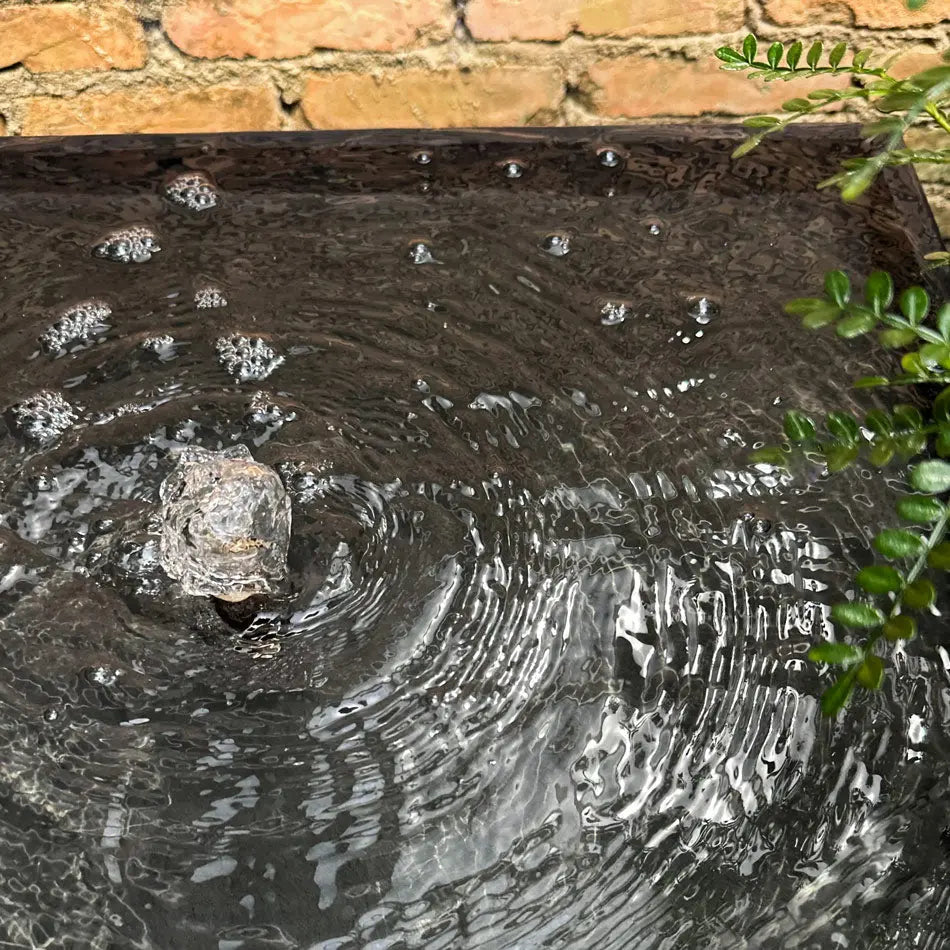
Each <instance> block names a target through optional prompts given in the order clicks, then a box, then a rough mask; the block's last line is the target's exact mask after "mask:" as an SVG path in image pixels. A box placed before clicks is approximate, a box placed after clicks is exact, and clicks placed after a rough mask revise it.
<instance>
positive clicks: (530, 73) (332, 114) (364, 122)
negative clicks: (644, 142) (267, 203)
mask: <svg viewBox="0 0 950 950" xmlns="http://www.w3.org/2000/svg"><path fill="white" fill-rule="evenodd" d="M562 92H563V83H562V80H561V76H560V74H559V73H558V71H557V70H556V69H554V68H552V67H547V66H544V67H538V68H535V69H531V68H514V67H511V68H505V67H498V68H492V69H480V70H473V71H471V72H463V71H460V70H456V69H451V70H448V69H444V70H436V71H429V70H425V69H405V70H399V71H395V70H393V71H387V72H385V73H382V74H380V75H376V76H374V75H369V74H367V73H316V74H314V75H313V76H311V77H310V79H309V80H308V82H307V85H306V89H305V90H304V96H303V111H304V115H305V116H306V117H307V119H308V121H309V122H310V123H311V125H313V126H314V128H319V129H358V128H385V127H387V126H388V127H393V128H396V127H402V128H449V127H458V126H492V125H522V124H523V123H524V122H526V121H527V120H528V119H530V117H531V116H532V115H533V114H534V113H536V112H538V111H539V110H541V109H552V108H554V107H556V105H557V103H558V101H559V100H560V98H561V95H562Z"/></svg>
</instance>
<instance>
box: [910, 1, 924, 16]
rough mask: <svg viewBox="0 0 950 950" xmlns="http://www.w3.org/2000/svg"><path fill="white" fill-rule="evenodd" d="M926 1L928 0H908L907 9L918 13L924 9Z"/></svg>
mask: <svg viewBox="0 0 950 950" xmlns="http://www.w3.org/2000/svg"><path fill="white" fill-rule="evenodd" d="M926 3H927V0H907V9H908V10H912V11H914V12H915V13H916V12H917V11H918V10H922V9H923V8H924V6H925V4H926Z"/></svg>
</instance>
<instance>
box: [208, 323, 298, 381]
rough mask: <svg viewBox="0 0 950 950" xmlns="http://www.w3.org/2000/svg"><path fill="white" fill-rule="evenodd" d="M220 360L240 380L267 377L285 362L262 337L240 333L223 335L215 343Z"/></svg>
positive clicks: (227, 370)
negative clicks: (253, 337)
mask: <svg viewBox="0 0 950 950" xmlns="http://www.w3.org/2000/svg"><path fill="white" fill-rule="evenodd" d="M214 348H215V351H216V352H217V354H218V362H219V363H220V364H221V365H222V366H223V367H224V369H225V371H226V372H227V373H228V374H229V375H231V376H234V377H235V378H236V379H238V380H239V381H240V382H245V381H247V380H251V379H267V377H268V376H270V374H271V373H273V372H274V370H275V369H277V367H278V366H280V365H281V363H283V362H284V358H283V357H282V356H278V355H277V354H276V353H275V352H274V350H273V349H272V348H271V347H270V346H268V345H267V344H266V343H265V342H264V341H263V340H262V339H261V338H260V337H257V338H256V339H254V340H251V339H249V338H248V337H246V336H241V335H239V334H233V335H232V336H228V337H221V338H220V339H219V340H218V341H217V342H216V343H215V345H214Z"/></svg>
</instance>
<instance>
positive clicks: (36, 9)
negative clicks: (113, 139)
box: [0, 0, 146, 73]
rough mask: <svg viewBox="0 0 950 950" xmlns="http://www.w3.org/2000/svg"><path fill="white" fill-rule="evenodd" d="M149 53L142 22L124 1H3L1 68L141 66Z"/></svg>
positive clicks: (0, 10) (0, 11)
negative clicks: (5, 3) (35, 3)
mask: <svg viewBox="0 0 950 950" xmlns="http://www.w3.org/2000/svg"><path fill="white" fill-rule="evenodd" d="M145 58H146V47H145V36H144V33H143V30H142V24H141V23H140V22H139V21H138V18H137V17H136V16H135V15H134V14H133V13H132V11H131V10H130V9H129V8H128V6H127V5H126V4H125V3H123V2H122V0H97V2H90V3H56V4H42V5H40V6H36V5H34V4H29V3H17V4H14V5H12V6H7V5H4V4H2V3H0V68H2V67H5V66H12V65H14V64H15V63H23V65H24V66H26V68H27V69H29V70H30V71H31V72H34V73H43V72H60V71H65V70H70V69H138V68H140V67H141V66H144V65H145Z"/></svg>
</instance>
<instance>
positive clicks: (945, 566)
mask: <svg viewBox="0 0 950 950" xmlns="http://www.w3.org/2000/svg"><path fill="white" fill-rule="evenodd" d="M927 563H928V564H929V565H930V566H931V567H935V568H936V569H937V570H938V571H950V541H942V542H941V543H940V544H938V545H937V546H936V547H935V548H934V549H933V550H932V551H931V552H930V553H929V554H928V555H927Z"/></svg>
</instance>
